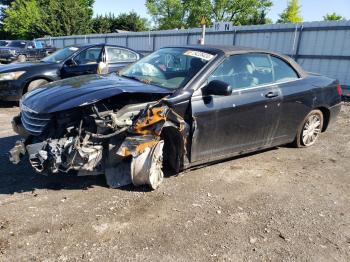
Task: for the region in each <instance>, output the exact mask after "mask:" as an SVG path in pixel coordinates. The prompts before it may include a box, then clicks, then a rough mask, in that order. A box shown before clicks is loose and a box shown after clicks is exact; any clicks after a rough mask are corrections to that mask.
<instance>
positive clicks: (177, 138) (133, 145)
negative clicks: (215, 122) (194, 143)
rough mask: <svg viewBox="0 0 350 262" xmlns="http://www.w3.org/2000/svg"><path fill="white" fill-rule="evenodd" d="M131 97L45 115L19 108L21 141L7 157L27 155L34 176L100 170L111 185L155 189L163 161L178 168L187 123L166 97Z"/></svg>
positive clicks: (16, 159)
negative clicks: (147, 99) (148, 98)
mask: <svg viewBox="0 0 350 262" xmlns="http://www.w3.org/2000/svg"><path fill="white" fill-rule="evenodd" d="M133 99H134V98H133ZM118 100H119V99H118ZM130 100H131V99H128V100H126V99H125V101H124V100H122V101H123V103H122V104H120V102H119V103H117V102H116V100H114V101H105V100H104V101H100V102H98V103H95V104H91V105H85V106H82V107H78V108H74V109H70V110H67V111H62V112H58V113H57V114H52V115H45V116H42V115H40V114H36V112H30V110H26V108H25V107H24V106H23V107H22V112H21V115H20V116H18V117H16V118H15V119H14V120H13V126H14V130H15V131H16V132H17V133H18V134H20V135H21V136H23V137H24V138H25V139H23V140H21V141H18V142H17V143H16V145H15V147H14V148H13V149H12V150H11V151H10V160H11V161H12V162H13V163H14V164H18V163H19V162H20V158H21V157H22V156H23V155H25V154H27V155H28V158H29V162H30V164H31V166H32V167H33V169H34V170H35V171H36V172H37V173H39V174H44V175H48V174H57V173H69V172H71V171H75V172H77V174H78V175H80V176H87V175H101V174H104V175H105V176H106V181H107V184H108V185H109V186H110V187H112V188H117V187H121V186H125V185H128V184H131V183H132V184H134V185H136V186H140V185H149V186H150V187H151V188H152V189H156V188H157V187H158V186H159V185H160V184H161V182H162V180H163V177H164V168H163V162H164V163H165V162H166V163H168V164H167V165H168V167H169V168H171V169H174V170H175V171H176V172H178V171H179V170H180V169H181V165H182V164H183V156H185V155H186V139H187V137H188V132H189V128H188V124H187V123H186V122H185V121H184V120H183V118H182V117H181V116H180V115H178V114H177V113H176V112H175V111H174V110H173V109H172V108H171V107H170V106H169V105H168V104H167V101H166V99H162V100H159V101H158V102H145V101H142V102H140V101H139V100H137V99H135V101H130ZM119 101H120V100H119ZM116 105H117V106H116ZM169 136H170V137H171V138H172V139H168V138H169ZM168 140H172V141H170V142H169V141H168ZM175 147H176V148H175ZM164 152H166V153H164ZM181 156H182V157H181Z"/></svg>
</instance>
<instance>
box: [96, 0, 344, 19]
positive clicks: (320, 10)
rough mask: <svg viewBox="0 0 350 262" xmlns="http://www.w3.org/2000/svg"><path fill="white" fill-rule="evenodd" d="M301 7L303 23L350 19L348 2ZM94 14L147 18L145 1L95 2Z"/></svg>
mask: <svg viewBox="0 0 350 262" xmlns="http://www.w3.org/2000/svg"><path fill="white" fill-rule="evenodd" d="M287 2H288V0H273V3H274V6H273V7H272V9H271V11H270V12H269V17H270V18H272V20H273V21H274V22H275V21H276V20H277V19H278V14H280V13H281V12H282V11H283V9H285V7H286V5H287ZM300 3H301V5H302V16H303V17H304V20H305V21H320V20H323V16H324V15H325V14H326V13H332V12H336V13H338V14H340V15H342V16H345V17H346V18H347V19H350V0H300ZM94 9H95V10H94V11H95V14H105V13H109V12H112V13H114V14H119V13H123V12H129V11H131V10H134V11H136V12H137V13H139V14H140V15H141V16H143V17H148V18H149V15H148V14H147V9H146V7H145V0H129V1H126V0H96V2H95V8H94Z"/></svg>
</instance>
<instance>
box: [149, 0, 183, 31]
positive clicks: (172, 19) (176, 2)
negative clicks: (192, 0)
mask: <svg viewBox="0 0 350 262" xmlns="http://www.w3.org/2000/svg"><path fill="white" fill-rule="evenodd" d="M184 2H185V1H184ZM186 2H187V1H186ZM146 7H147V9H148V12H149V13H150V14H151V15H152V16H153V20H154V22H155V23H156V24H157V27H158V29H160V30H162V29H171V28H181V27H183V26H184V25H185V23H184V15H185V4H184V3H183V2H182V1H181V0H147V1H146Z"/></svg>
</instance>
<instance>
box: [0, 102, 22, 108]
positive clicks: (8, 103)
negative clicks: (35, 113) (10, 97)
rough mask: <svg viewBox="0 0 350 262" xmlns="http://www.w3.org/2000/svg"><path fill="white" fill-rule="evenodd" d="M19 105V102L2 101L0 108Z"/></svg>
mask: <svg viewBox="0 0 350 262" xmlns="http://www.w3.org/2000/svg"><path fill="white" fill-rule="evenodd" d="M18 105H19V103H18V102H8V101H0V108H13V107H18Z"/></svg>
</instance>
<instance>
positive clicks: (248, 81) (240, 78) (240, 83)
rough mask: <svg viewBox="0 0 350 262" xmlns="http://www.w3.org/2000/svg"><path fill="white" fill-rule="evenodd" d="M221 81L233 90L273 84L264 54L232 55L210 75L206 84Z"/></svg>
mask: <svg viewBox="0 0 350 262" xmlns="http://www.w3.org/2000/svg"><path fill="white" fill-rule="evenodd" d="M212 80H221V81H223V82H226V83H227V84H229V85H231V86H232V88H233V89H237V88H246V87H254V86H258V85H263V84H269V83H272V82H273V70H272V64H271V62H270V59H269V56H268V55H266V54H244V55H233V56H230V57H228V58H226V59H225V61H224V62H223V63H222V64H221V65H220V66H219V67H218V68H217V69H216V70H215V71H214V72H213V73H212V75H211V76H210V77H209V79H208V82H210V81H212Z"/></svg>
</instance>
